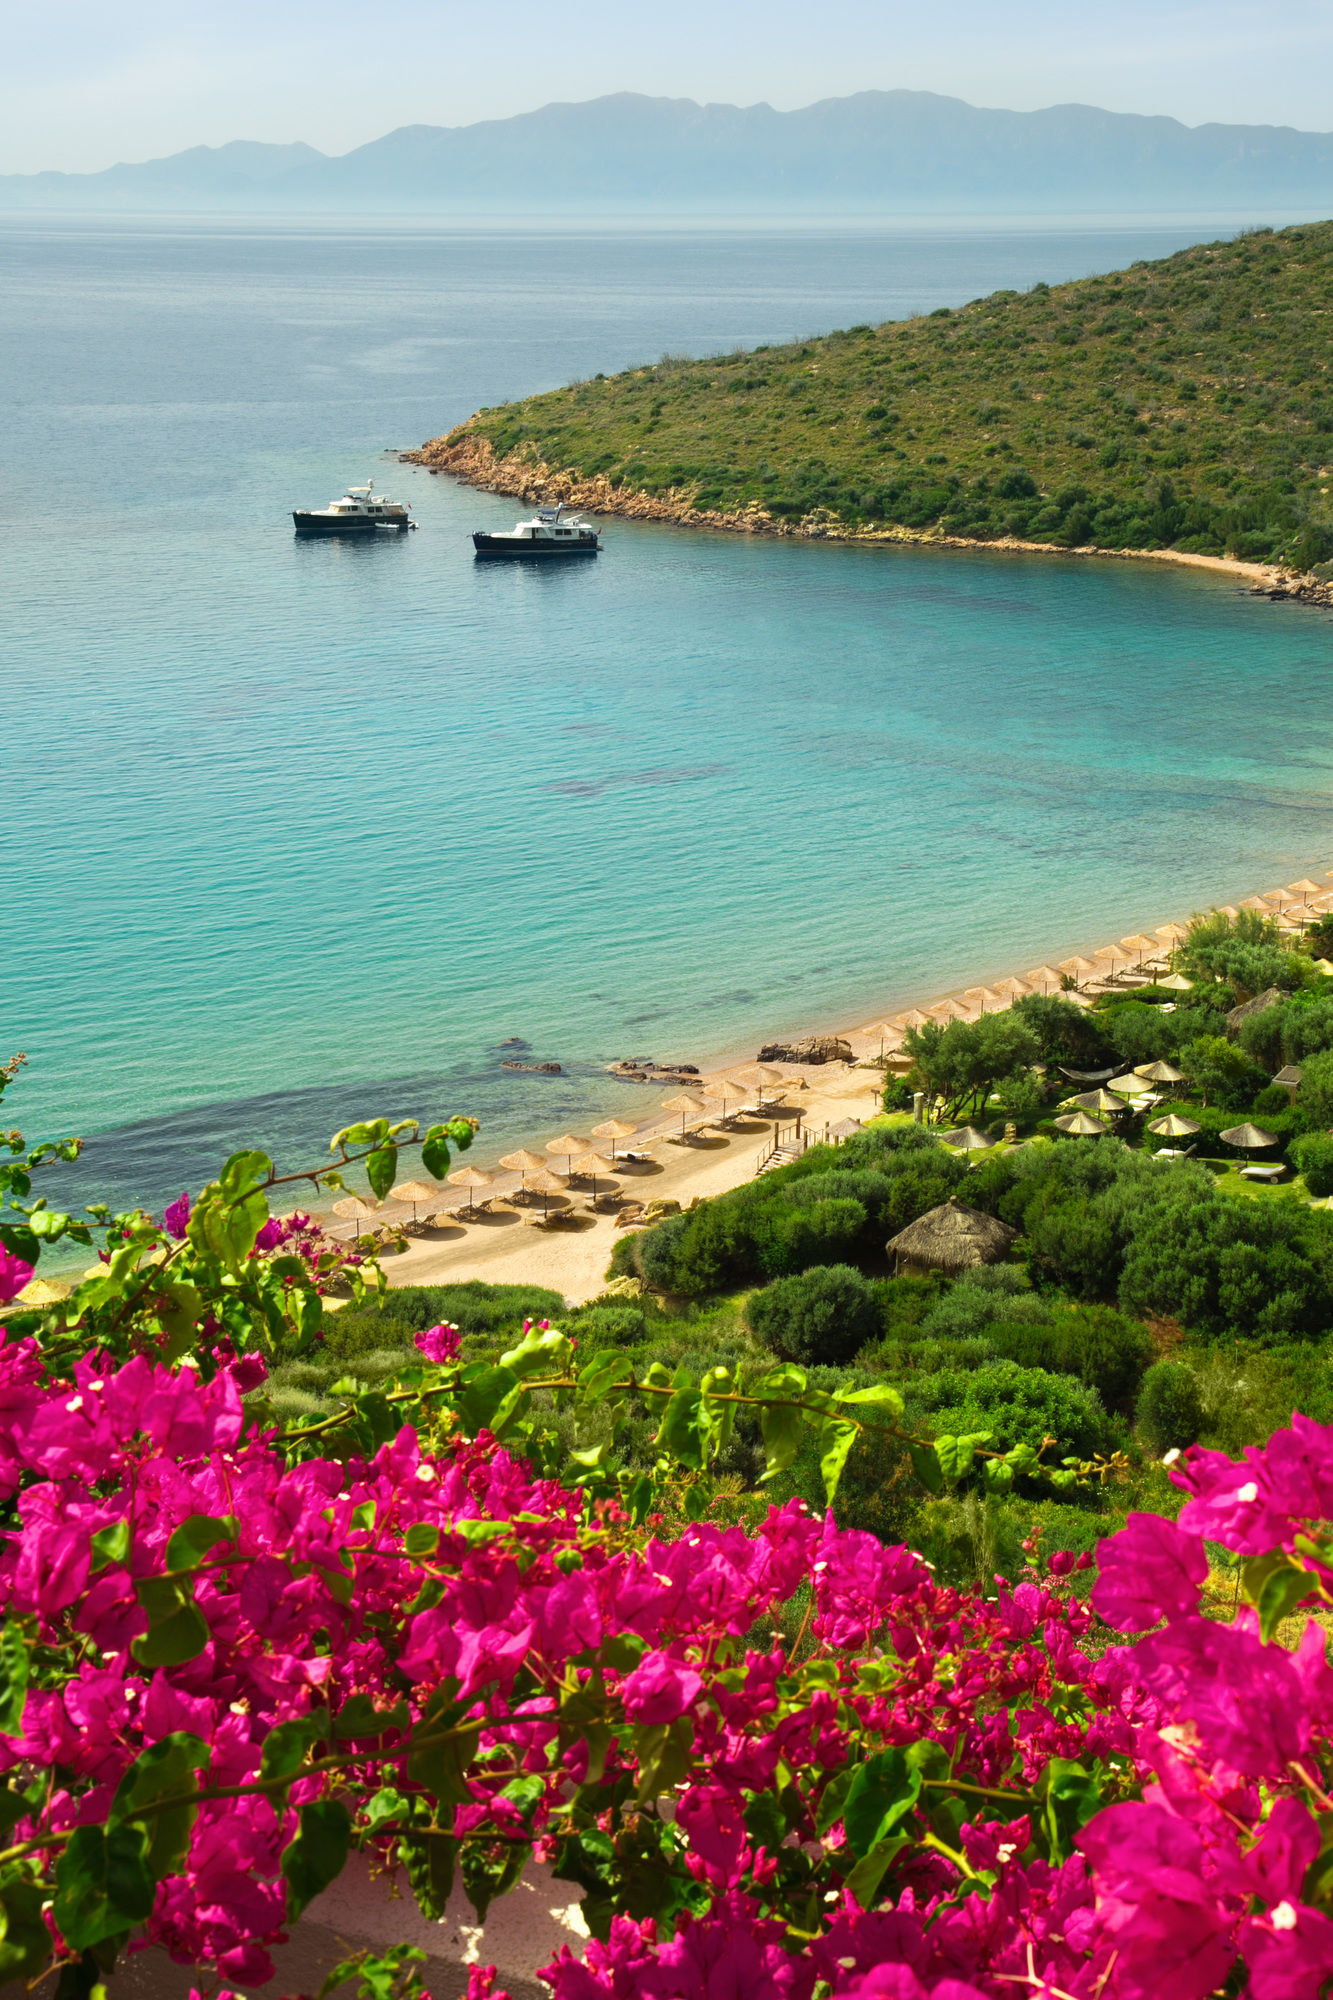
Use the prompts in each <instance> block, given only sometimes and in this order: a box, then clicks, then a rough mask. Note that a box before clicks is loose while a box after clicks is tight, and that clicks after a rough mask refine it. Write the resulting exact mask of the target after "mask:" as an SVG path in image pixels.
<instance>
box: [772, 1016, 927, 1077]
mask: <svg viewBox="0 0 1333 2000" xmlns="http://www.w3.org/2000/svg"><path fill="white" fill-rule="evenodd" d="M861 1033H862V1034H863V1035H878V1036H879V1052H880V1054H881V1055H883V1053H884V1050H885V1048H886V1047H887V1045H888V1044H889V1043H890V1042H894V1043H900V1042H901V1041H902V1038H903V1031H902V1029H901V1028H899V1027H897V1026H895V1024H894V1023H893V1022H892V1021H872V1022H871V1023H870V1026H869V1027H868V1028H862V1030H861ZM755 1067H756V1068H758V1067H760V1065H758V1064H756V1065H755ZM740 1074H741V1075H745V1074H747V1072H745V1071H741V1072H740ZM774 1074H776V1072H774Z"/></svg>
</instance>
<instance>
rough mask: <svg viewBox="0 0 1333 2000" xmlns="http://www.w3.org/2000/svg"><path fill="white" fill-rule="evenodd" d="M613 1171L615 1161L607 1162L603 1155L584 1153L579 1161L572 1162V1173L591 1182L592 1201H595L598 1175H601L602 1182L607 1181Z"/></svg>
mask: <svg viewBox="0 0 1333 2000" xmlns="http://www.w3.org/2000/svg"><path fill="white" fill-rule="evenodd" d="M615 1170H616V1163H615V1161H614V1160H608V1159H607V1157H606V1155H605V1154H604V1153H584V1154H583V1156H582V1158H581V1159H577V1160H575V1162H574V1172H575V1173H576V1174H578V1175H580V1176H581V1177H582V1178H584V1179H586V1180H590V1181H591V1182H592V1198H593V1200H594V1201H596V1199H597V1176H598V1174H600V1175H601V1177H602V1179H603V1180H608V1179H609V1178H610V1176H611V1175H612V1174H613V1173H614V1172H615Z"/></svg>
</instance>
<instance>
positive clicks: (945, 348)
mask: <svg viewBox="0 0 1333 2000" xmlns="http://www.w3.org/2000/svg"><path fill="white" fill-rule="evenodd" d="M1331 334H1333V223H1319V224H1316V225H1311V226H1304V227H1297V228H1291V229H1285V230H1281V231H1278V232H1273V231H1271V230H1263V231H1256V232H1251V233H1247V234H1245V235H1243V236H1240V237H1238V238H1237V239H1236V240H1234V241H1231V242H1223V243H1213V244H1207V245H1201V246H1199V247H1196V248H1194V249H1189V250H1182V251H1180V252H1178V253H1177V254H1176V255H1175V256H1173V257H1167V258H1164V259H1162V260H1161V261H1160V262H1157V263H1140V264H1135V265H1133V266H1132V267H1131V268H1130V269H1129V270H1127V271H1119V272H1115V273H1113V274H1111V275H1110V276H1109V277H1099V278H1088V279H1083V280H1080V281H1079V282H1078V283H1075V284H1068V285H1057V286H1047V285H1036V286H1034V287H1033V289H1032V290H1031V291H1030V292H1025V293H1022V294H1019V293H1016V292H996V293H993V294H992V295H991V297H989V298H985V299H975V300H973V302H972V303H971V304H970V305H967V306H963V307H961V308H960V309H958V310H956V311H950V310H948V309H942V310H940V311H938V312H934V313H931V314H930V315H929V316H928V317H925V318H917V319H910V320H899V321H895V322H891V323H890V324H888V325H885V326H880V327H871V326H855V327H851V328H849V329H848V330H847V331H846V332H844V333H834V334H829V335H828V336H826V337H823V338H820V339H812V340H806V341H801V342H797V343H793V344H791V345H788V346H782V347H760V348H756V349H755V350H754V351H753V352H749V353H733V354H725V355H718V356H714V357H713V358H711V359H708V360H703V361H691V360H682V359H679V358H677V357H675V356H669V355H668V356H664V357H663V359H662V360H661V361H660V362H658V363H657V364H656V366H649V367H643V368H635V369H629V370H627V371H626V372H625V373H623V374H620V375H613V376H609V377H602V376H598V377H596V378H595V379H594V380H592V381H590V382H578V383H575V384H573V385H572V386H570V387H569V388H565V389H560V390H556V391H555V392H553V393H552V394H549V395H543V396H534V397H531V398H529V399H528V400H526V401H524V402H519V403H510V404H506V405H503V406H501V407H500V408H497V409H490V410H483V411H481V412H480V413H479V414H478V415H477V416H475V417H473V418H472V419H471V420H470V422H469V423H467V424H466V425H464V426H462V427H461V428H460V430H458V431H455V432H453V433H451V434H450V437H449V438H448V439H441V440H438V441H437V442H436V443H435V444H434V445H433V446H428V447H426V448H425V451H424V452H423V454H422V456H423V458H424V459H425V460H426V461H427V462H431V463H435V464H441V465H448V464H450V463H453V464H455V465H458V464H459V463H460V461H461V459H462V458H465V457H466V456H467V455H468V454H469V453H470V454H472V455H473V456H475V454H476V451H477V448H478V445H479V444H480V441H481V440H485V441H486V442H488V443H489V445H490V447H491V449H492V451H493V452H494V454H495V456H496V457H497V458H499V459H504V458H507V457H509V458H513V459H515V460H517V461H522V462H523V465H525V466H526V465H531V466H536V465H540V464H543V463H544V464H545V465H546V466H547V467H548V468H549V469H550V471H551V472H562V471H565V472H571V473H573V474H574V475H576V476H577V477H580V478H583V479H588V478H591V477H593V476H595V475H598V474H603V475H605V476H606V477H607V478H608V479H609V480H610V481H611V482H612V484H613V485H614V486H616V487H617V488H623V489H624V493H623V495H622V496H621V499H622V503H623V502H624V501H625V500H627V499H628V497H629V496H630V495H631V494H632V493H635V492H642V493H646V494H648V495H652V496H656V497H657V498H659V499H666V500H667V501H668V502H669V503H670V504H671V506H672V509H673V511H675V510H678V509H679V510H688V509H697V510H699V511H700V512H714V513H718V512H722V513H726V512H736V511H739V510H743V509H746V508H749V509H751V510H752V511H754V510H759V511H762V513H763V514H765V515H767V516H769V517H771V518H772V520H774V521H775V522H786V523H791V524H793V525H797V524H801V523H804V524H805V526H806V527H807V528H810V527H814V526H818V525H819V524H820V523H824V524H827V525H829V526H834V525H835V524H841V525H842V526H844V527H847V528H858V527H859V528H870V527H895V526H896V527H905V528H909V529H915V530H931V529H934V530H937V531H939V532H941V533H944V534H954V535H963V536H975V537H981V538H991V537H1000V536H1015V537H1018V538H1020V539H1023V540H1029V541H1045V542H1057V543H1062V544H1064V545H1066V546H1069V547H1078V546H1085V545H1095V546H1099V547H1103V548H1112V549H1115V548H1145V549H1151V548H1167V547H1171V548H1177V549H1182V550H1196V551H1199V552H1200V553H1204V554H1219V555H1220V554H1223V553H1230V554H1235V555H1238V556H1242V557H1246V558H1249V559H1251V560H1255V561H1265V560H1269V559H1273V560H1279V561H1286V562H1290V563H1293V564H1295V565H1296V566H1297V567H1299V568H1308V567H1309V566H1311V565H1313V564H1315V563H1320V562H1324V561H1326V560H1328V558H1330V557H1333V509H1331V508H1330V500H1329V486H1330V475H1329V465H1330V462H1333V377H1331V376H1330V335H1331ZM519 470H520V468H519V466H518V465H517V464H515V465H514V466H512V467H511V468H510V471H511V473H512V474H517V473H518V472H519ZM497 483H501V484H503V483H504V482H503V481H500V482H497ZM509 483H510V484H511V485H512V484H513V483H514V482H513V479H512V478H511V480H510V482H509Z"/></svg>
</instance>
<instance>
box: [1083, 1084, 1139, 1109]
mask: <svg viewBox="0 0 1333 2000" xmlns="http://www.w3.org/2000/svg"><path fill="white" fill-rule="evenodd" d="M1070 1102H1071V1103H1073V1104H1077V1106H1078V1107H1079V1110H1080V1111H1127V1110H1128V1109H1129V1106H1128V1104H1127V1102H1126V1100H1125V1099H1124V1098H1123V1097H1115V1096H1113V1095H1112V1093H1111V1092H1110V1091H1109V1090H1100V1089H1098V1090H1085V1091H1084V1092H1083V1095H1082V1096H1081V1097H1075V1098H1071V1099H1070Z"/></svg>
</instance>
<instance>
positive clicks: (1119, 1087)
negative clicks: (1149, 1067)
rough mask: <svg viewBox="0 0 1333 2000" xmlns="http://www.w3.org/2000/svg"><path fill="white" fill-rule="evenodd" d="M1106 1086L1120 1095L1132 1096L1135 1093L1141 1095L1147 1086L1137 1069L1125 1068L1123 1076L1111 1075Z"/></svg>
mask: <svg viewBox="0 0 1333 2000" xmlns="http://www.w3.org/2000/svg"><path fill="white" fill-rule="evenodd" d="M1106 1088H1107V1089H1108V1090H1110V1091H1115V1092H1117V1093H1118V1095H1119V1096H1121V1097H1132V1096H1134V1095H1135V1093H1137V1094H1138V1095H1139V1096H1140V1097H1141V1096H1142V1095H1143V1093H1144V1091H1145V1090H1146V1089H1147V1088H1148V1086H1147V1084H1146V1082H1145V1081H1144V1079H1143V1078H1142V1077H1141V1076H1140V1075H1139V1074H1138V1073H1137V1071H1135V1070H1132V1069H1127V1070H1126V1071H1125V1074H1124V1075H1123V1076H1113V1077H1112V1078H1111V1081H1110V1082H1109V1083H1108V1084H1107V1086H1106Z"/></svg>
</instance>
